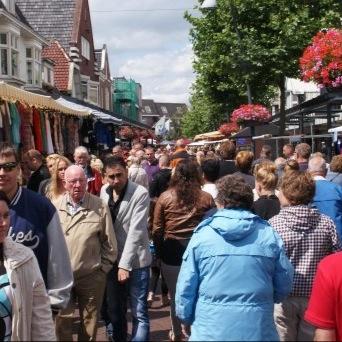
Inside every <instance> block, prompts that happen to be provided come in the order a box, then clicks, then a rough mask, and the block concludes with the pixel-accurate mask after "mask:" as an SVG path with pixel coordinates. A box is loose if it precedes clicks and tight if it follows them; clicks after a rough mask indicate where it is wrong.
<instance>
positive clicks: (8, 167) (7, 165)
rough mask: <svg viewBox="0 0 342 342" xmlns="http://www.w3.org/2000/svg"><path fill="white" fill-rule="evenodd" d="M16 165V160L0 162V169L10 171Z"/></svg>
mask: <svg viewBox="0 0 342 342" xmlns="http://www.w3.org/2000/svg"><path fill="white" fill-rule="evenodd" d="M17 165H18V163H16V162H11V163H5V164H0V170H1V169H3V170H4V171H5V172H11V171H13V170H14V169H15V168H16V167H17Z"/></svg>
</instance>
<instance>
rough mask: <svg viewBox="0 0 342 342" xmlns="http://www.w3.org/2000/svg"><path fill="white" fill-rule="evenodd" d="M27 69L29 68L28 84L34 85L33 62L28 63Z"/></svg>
mask: <svg viewBox="0 0 342 342" xmlns="http://www.w3.org/2000/svg"><path fill="white" fill-rule="evenodd" d="M26 68H27V83H28V84H33V68H32V62H31V61H27V62H26Z"/></svg>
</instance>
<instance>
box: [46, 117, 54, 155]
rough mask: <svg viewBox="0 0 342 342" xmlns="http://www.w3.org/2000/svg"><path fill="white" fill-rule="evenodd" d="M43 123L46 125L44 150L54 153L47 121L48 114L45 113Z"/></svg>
mask: <svg viewBox="0 0 342 342" xmlns="http://www.w3.org/2000/svg"><path fill="white" fill-rule="evenodd" d="M45 125H46V152H47V154H51V153H54V152H55V151H54V149H53V143H52V137H51V127H50V121H49V114H48V113H45Z"/></svg>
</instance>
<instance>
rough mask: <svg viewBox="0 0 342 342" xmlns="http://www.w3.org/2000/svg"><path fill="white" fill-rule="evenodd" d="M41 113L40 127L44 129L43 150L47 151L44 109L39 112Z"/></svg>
mask: <svg viewBox="0 0 342 342" xmlns="http://www.w3.org/2000/svg"><path fill="white" fill-rule="evenodd" d="M39 115H40V128H41V130H42V139H43V151H44V152H46V151H47V140H46V124H45V116H44V113H43V112H42V111H40V112H39Z"/></svg>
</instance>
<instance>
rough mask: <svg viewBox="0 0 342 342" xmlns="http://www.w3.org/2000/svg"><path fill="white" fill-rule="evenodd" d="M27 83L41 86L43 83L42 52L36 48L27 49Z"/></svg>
mask: <svg viewBox="0 0 342 342" xmlns="http://www.w3.org/2000/svg"><path fill="white" fill-rule="evenodd" d="M26 72H27V83H28V84H33V85H36V86H40V85H41V83H42V63H41V50H40V49H38V48H35V47H27V48H26Z"/></svg>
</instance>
